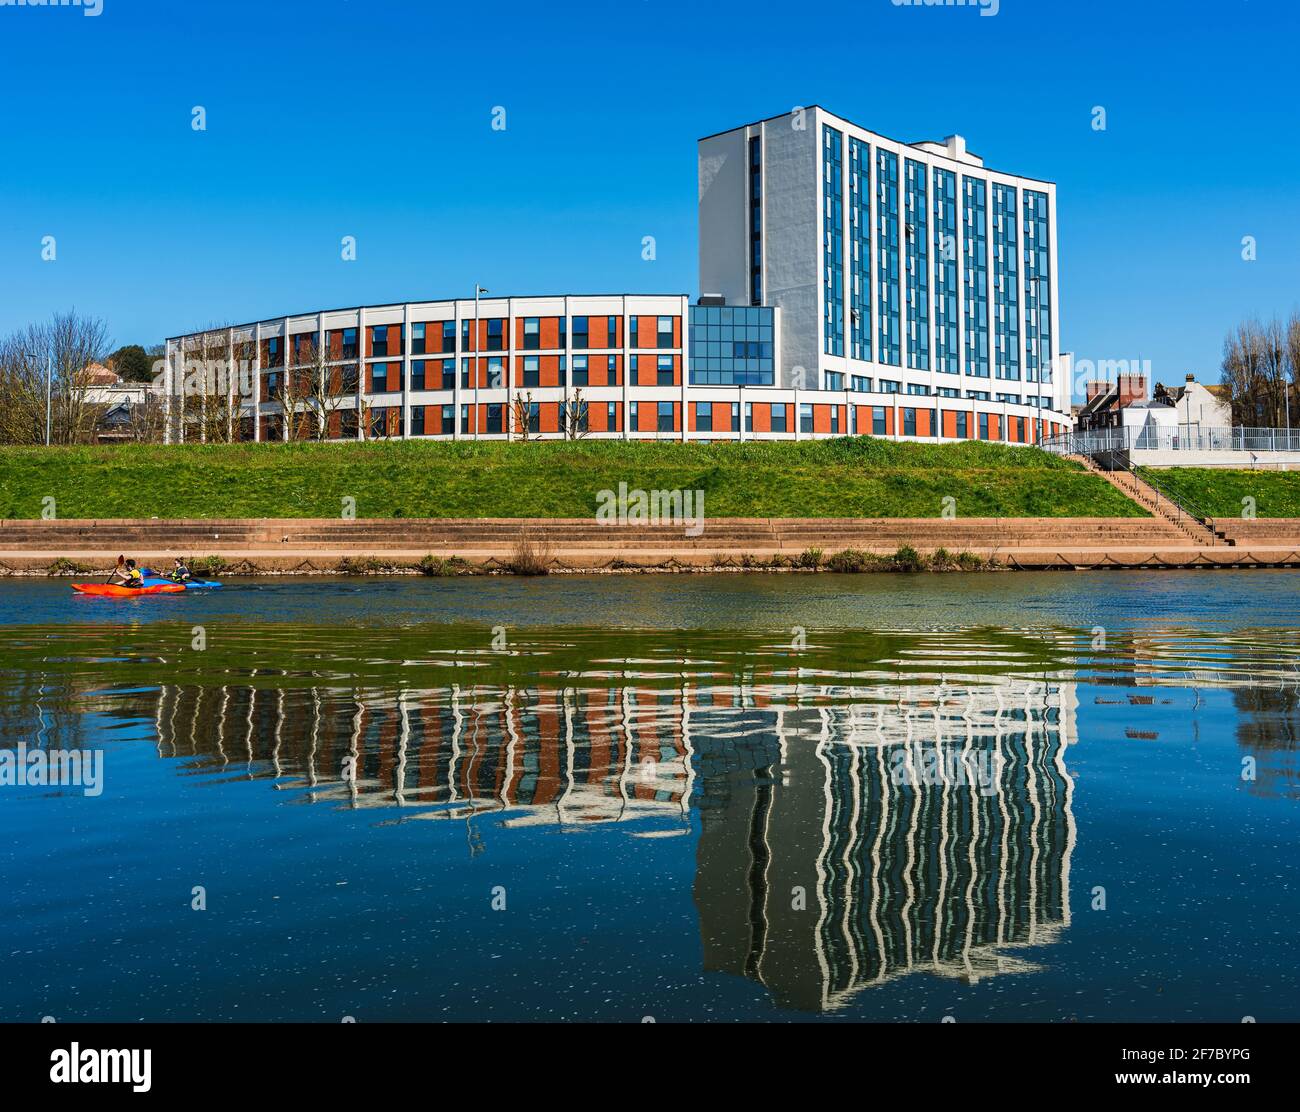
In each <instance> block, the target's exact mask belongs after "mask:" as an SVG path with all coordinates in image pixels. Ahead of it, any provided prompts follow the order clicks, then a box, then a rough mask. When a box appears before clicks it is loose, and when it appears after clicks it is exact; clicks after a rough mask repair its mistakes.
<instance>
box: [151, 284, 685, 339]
mask: <svg viewBox="0 0 1300 1112" xmlns="http://www.w3.org/2000/svg"><path fill="white" fill-rule="evenodd" d="M556 297H684V298H686V299H687V300H688V301H689V300H690V297H691V295H690V294H688V293H500V294H498V293H492V294H484V295H483V296H482V297H480V298H479V300H480V301H530V300H535V301H540V300H542V299H544V298H556ZM473 300H474V296H473V294H471V295H470V296H469V297H430V298H420V299H417V300H415V301H375V302H370V303H367V304H365V305H344V306H342V307H341V308H338V309H308V310H307V311H306V312H303V313H276V315H275V316H273V317H259V318H258V319H257V320H250V321H244V322H243V323H242V324H214V325H211V326H209V327H207V328H196V329H195V330H194V331H193V332H178V333H176V335H174V336H165V337H163V339H164V342H165V341H167V340H183V339H185V337H187V336H202V335H205V334H207V333H209V332H224V331H225V330H226V329H230V328H234V329H239V328H255V327H256V326H257V325H259V324H265V323H266V322H267V321H282V320H284V319H285V318H287V317H289V318H291V317H315V316H324V315H326V314H327V313H356V312H360V310H362V309H400V308H402V307H403V306H404V305H445V304H449V303H451V302H454V301H473Z"/></svg>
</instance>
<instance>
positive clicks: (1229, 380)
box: [1220, 313, 1300, 428]
mask: <svg viewBox="0 0 1300 1112" xmlns="http://www.w3.org/2000/svg"><path fill="white" fill-rule="evenodd" d="M1220 382H1221V383H1222V385H1224V386H1226V387H1227V389H1228V400H1229V404H1230V405H1231V408H1232V420H1233V423H1234V424H1236V425H1252V426H1264V427H1269V428H1278V427H1281V426H1283V425H1286V424H1288V423H1289V422H1290V420H1291V418H1292V414H1291V400H1292V398H1293V397H1295V396H1296V394H1297V391H1300V313H1292V314H1291V316H1290V318H1289V319H1288V320H1286V321H1282V320H1281V319H1279V318H1274V319H1273V320H1271V321H1268V322H1267V323H1261V322H1260V321H1258V320H1254V319H1252V320H1248V321H1244V322H1242V323H1241V324H1239V325H1237V326H1236V327H1235V328H1234V329H1233V330H1232V331H1231V332H1229V333H1228V336H1227V339H1225V340H1224V344H1223V364H1222V368H1221V375H1220Z"/></svg>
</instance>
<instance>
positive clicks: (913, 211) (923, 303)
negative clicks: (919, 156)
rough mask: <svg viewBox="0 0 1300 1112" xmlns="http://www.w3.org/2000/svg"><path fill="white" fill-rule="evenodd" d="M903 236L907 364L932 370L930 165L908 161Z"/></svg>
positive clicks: (920, 368) (919, 369)
mask: <svg viewBox="0 0 1300 1112" xmlns="http://www.w3.org/2000/svg"><path fill="white" fill-rule="evenodd" d="M906 172H907V201H906V206H905V210H904V213H903V219H904V226H903V236H904V239H905V241H906V248H907V365H908V367H910V368H911V369H912V370H914V371H928V370H929V369H930V224H929V213H930V207H929V201H928V196H929V194H928V189H927V182H926V176H927V175H926V168H925V165H924V164H923V163H920V162H914V161H912V160H911V159H910V158H909V159H908V160H907V166H906Z"/></svg>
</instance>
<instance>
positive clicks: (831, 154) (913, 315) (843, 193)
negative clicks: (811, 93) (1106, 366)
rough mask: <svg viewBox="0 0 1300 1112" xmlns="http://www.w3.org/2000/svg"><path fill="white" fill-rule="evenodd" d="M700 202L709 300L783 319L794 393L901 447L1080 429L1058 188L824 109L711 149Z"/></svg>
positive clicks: (714, 142)
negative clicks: (1066, 349)
mask: <svg viewBox="0 0 1300 1112" xmlns="http://www.w3.org/2000/svg"><path fill="white" fill-rule="evenodd" d="M699 186H700V199H699V205H700V243H699V247H700V262H699V269H700V291H701V294H702V295H708V294H716V295H718V296H719V297H721V298H724V299H725V300H726V301H727V303H729V304H740V305H749V304H767V305H772V306H776V307H779V308H780V309H781V312H782V321H783V328H782V345H781V351H780V353H779V354H780V360H781V364H782V367H783V376H784V379H783V381H784V383H785V384H786V385H790V386H794V385H798V386H801V387H803V388H805V389H808V390H812V391H815V392H817V394H818V395H819V397H826V396H827V395H838V396H840V397H841V398H843V404H844V405H845V407H846V408H847V409H848V410H849V412H850V413H853V412H855V411H856V412H859V413H860V412H862V411H863V409H864V408H866V407H871V408H872V409H876V410H878V409H879V408H880V407H881V406H884V407H886V408H887V409H888V410H893V411H910V414H911V415H910V416H907V415H905V416H903V417H901V421H902V425H901V427H900V426H899V425H897V424H895V423H894V422H893V421H892V419H891V420H890V421H887V422H886V424H887V428H886V430H885V432H886V434H887V435H891V436H903V437H907V438H910V437H912V436H916V437H918V438H924V437H928V436H935V435H938V436H941V437H943V438H958V439H960V438H976V437H984V436H986V435H987V437H988V438H989V439H1001V440H1008V439H1019V438H1018V437H1016V433H1017V432H1018V431H1019V429H1020V427H1021V426H1022V425H1023V424H1024V423H1025V422H1029V423H1030V425H1031V426H1032V429H1033V434H1032V437H1031V438H1032V439H1034V440H1038V439H1040V438H1041V437H1042V436H1045V435H1051V434H1052V432H1053V431H1055V430H1056V428H1057V427H1058V426H1060V427H1068V425H1069V416H1068V414H1069V396H1070V395H1069V389H1070V384H1069V382H1068V381H1066V380H1067V378H1068V373H1067V370H1068V367H1067V364H1066V361H1064V360H1062V359H1061V358H1060V343H1059V336H1060V324H1059V300H1060V299H1059V297H1058V293H1057V281H1058V266H1057V251H1056V244H1057V235H1056V187H1055V185H1054V184H1052V183H1051V182H1045V181H1039V180H1036V179H1032V178H1025V177H1021V176H1018V175H1013V174H1007V173H1003V172H1000V171H995V170H991V169H989V168H987V167H985V166H984V164H983V161H982V160H981V159H980V158H978V157H977V156H975V155H973V154H971V153H970V152H969V151H967V150H966V147H965V142H964V141H963V140H962V139H961V137H960V136H953V137H951V138H949V139H947V140H946V141H945V142H944V143H928V142H927V143H918V144H906V143H900V142H898V141H895V140H892V139H888V138H886V137H885V136H882V135H879V134H877V133H875V132H872V131H868V130H867V129H865V128H862V127H859V126H858V125H856V124H854V123H851V122H850V121H848V120H846V119H843V118H842V117H839V116H836V115H833V114H832V113H829V112H827V111H826V110H825V109H823V108H820V107H816V106H814V107H810V108H806V109H805V108H801V109H796V110H794V111H792V112H789V113H786V114H785V115H782V116H777V117H774V118H772V119H767V120H762V121H759V122H757V123H754V124H749V125H747V126H745V127H741V128H736V129H733V130H731V131H727V132H723V133H721V134H718V135H713V136H709V137H707V138H705V139H701V140H700V142H699ZM963 414H965V416H963ZM848 431H850V432H872V431H873V430H872V429H864V428H861V427H856V428H855V427H852V426H850V428H849V430H848Z"/></svg>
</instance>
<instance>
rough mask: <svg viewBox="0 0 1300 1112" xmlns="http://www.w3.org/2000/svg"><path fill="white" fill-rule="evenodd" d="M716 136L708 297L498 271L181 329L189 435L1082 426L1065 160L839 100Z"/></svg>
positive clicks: (709, 171)
mask: <svg viewBox="0 0 1300 1112" xmlns="http://www.w3.org/2000/svg"><path fill="white" fill-rule="evenodd" d="M698 158H699V215H700V232H699V235H700V238H699V260H700V269H699V276H700V298H699V301H698V303H697V304H691V303H690V300H689V298H688V296H686V295H684V294H668V295H638V294H617V295H609V296H603V295H587V294H584V295H570V296H540V297H490V296H481V297H478V298H475V297H469V298H462V299H452V300H445V301H422V302H411V303H405V304H396V305H375V306H361V307H355V308H350V309H338V310H324V311H318V312H311V313H307V314H296V315H291V316H285V317H278V318H273V319H268V320H262V321H257V322H253V323H249V324H244V325H238V326H232V327H227V328H223V329H216V330H213V329H209V330H207V331H205V332H202V333H192V334H189V335H185V336H176V337H172V338H171V339H169V340H168V342H167V357H166V372H165V390H166V396H167V398H168V404H169V412H170V416H171V419H170V420H169V421H168V422H167V430H168V432H167V435H168V438H169V439H170V440H187V439H207V438H210V437H214V436H220V437H221V438H222V439H226V438H235V439H244V440H287V439H299V438H303V437H308V436H316V437H321V438H325V439H341V440H354V439H369V438H372V437H386V438H411V437H424V438H437V439H448V440H461V439H503V440H505V439H523V438H530V439H531V438H543V439H546V438H556V437H578V436H581V437H583V438H587V437H590V438H594V439H600V438H619V439H676V440H682V441H686V440H737V441H739V440H746V439H778V440H779V439H791V440H798V439H803V438H823V437H834V436H844V435H873V436H883V437H889V438H892V439H908V440H911V439H915V440H934V439H944V440H975V439H980V440H993V441H1004V442H1008V443H1013V444H1028V443H1038V442H1040V441H1041V440H1043V439H1044V438H1046V437H1049V436H1053V435H1057V434H1059V433H1061V432H1064V431H1065V430H1066V429H1068V427H1069V424H1070V418H1069V416H1068V412H1069V402H1068V399H1069V383H1068V382H1067V381H1065V379H1066V378H1067V377H1068V376H1067V374H1066V373H1065V370H1066V362H1065V361H1064V360H1062V359H1060V357H1059V354H1058V353H1059V342H1058V336H1059V323H1058V309H1057V306H1058V297H1057V286H1056V283H1057V263H1056V192H1055V186H1053V185H1052V184H1051V183H1047V182H1039V181H1035V180H1033V179H1028V178H1021V177H1016V176H1012V175H1007V174H1003V173H999V172H996V171H992V170H988V169H986V168H985V167H984V165H983V163H982V161H981V160H980V159H978V158H977V157H975V156H974V155H971V154H969V153H968V152H967V151H966V150H965V146H964V143H963V142H962V141H961V140H960V139H959V138H957V137H954V138H952V139H950V140H948V141H947V142H946V143H945V144H935V143H922V144H917V145H911V146H909V145H907V144H901V143H898V142H895V141H893V140H890V139H886V138H885V137H883V136H879V135H876V134H875V133H873V132H869V131H866V130H864V129H862V128H860V127H858V126H856V125H854V124H851V123H849V122H848V121H846V120H844V119H842V118H840V117H837V116H833V115H831V114H830V113H828V112H826V111H825V110H824V109H821V108H816V107H814V108H809V109H798V110H796V111H794V112H791V113H788V114H786V115H784V116H780V117H776V118H774V119H770V120H764V121H761V122H759V123H756V124H750V125H747V126H745V127H741V128H736V129H734V130H732V131H728V132H725V133H722V134H720V135H715V136H711V137H709V138H706V139H702V140H700V142H699V149H698ZM214 366H215V367H216V368H218V373H216V374H214V373H213V369H214ZM221 367H225V368H226V369H225V371H224V373H222V372H220V371H219V368H221Z"/></svg>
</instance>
